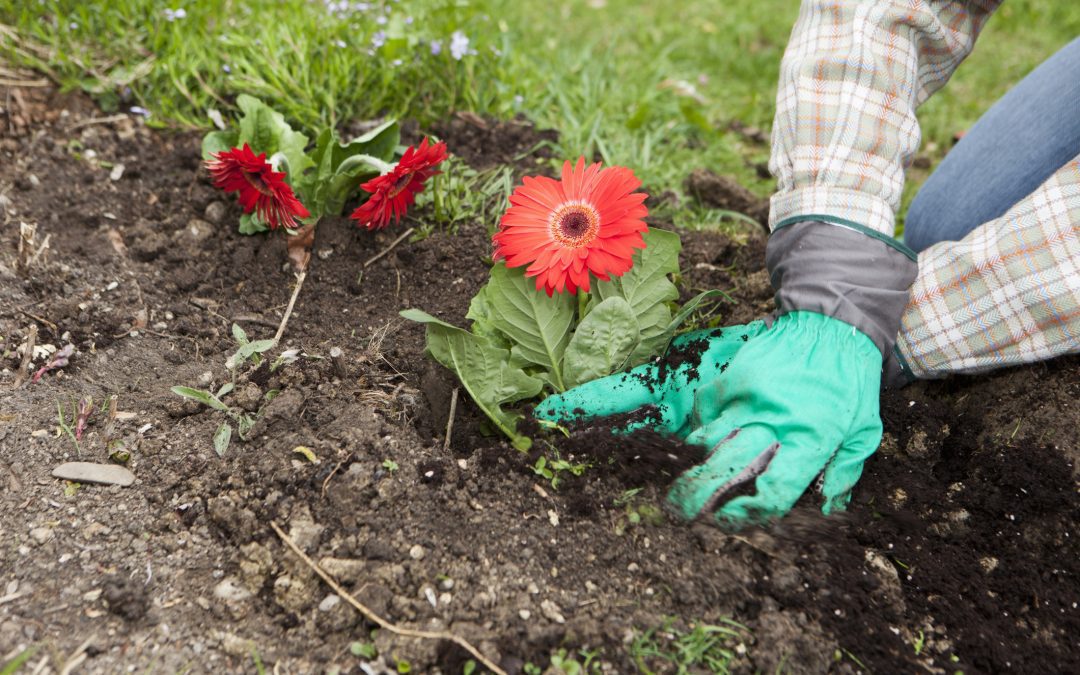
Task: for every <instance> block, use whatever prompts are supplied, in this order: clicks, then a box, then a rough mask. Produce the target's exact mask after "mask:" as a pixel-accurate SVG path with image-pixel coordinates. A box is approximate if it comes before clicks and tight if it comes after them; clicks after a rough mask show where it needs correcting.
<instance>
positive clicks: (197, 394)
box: [172, 386, 229, 412]
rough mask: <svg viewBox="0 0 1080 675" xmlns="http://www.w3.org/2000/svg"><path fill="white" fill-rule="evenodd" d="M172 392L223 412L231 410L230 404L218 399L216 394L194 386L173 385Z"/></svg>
mask: <svg viewBox="0 0 1080 675" xmlns="http://www.w3.org/2000/svg"><path fill="white" fill-rule="evenodd" d="M172 393H174V394H176V395H177V396H183V397H184V398H190V399H191V400H193V401H198V402H199V403H202V404H203V405H207V406H210V407H211V408H213V409H214V410H221V411H222V412H229V406H227V405H225V404H224V403H222V402H221V401H219V400H218V399H217V397H216V396H214V395H213V394H211V393H210V392H208V391H204V390H202V389H195V388H194V387H179V386H177V387H173V388H172Z"/></svg>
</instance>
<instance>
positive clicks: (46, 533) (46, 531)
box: [30, 527, 53, 544]
mask: <svg viewBox="0 0 1080 675" xmlns="http://www.w3.org/2000/svg"><path fill="white" fill-rule="evenodd" d="M30 537H31V538H32V539H33V540H34V541H36V542H37V543H39V544H44V543H45V542H47V541H49V540H50V539H52V538H53V531H52V528H51V527H35V528H34V529H32V530H30Z"/></svg>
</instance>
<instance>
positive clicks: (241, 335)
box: [232, 323, 250, 345]
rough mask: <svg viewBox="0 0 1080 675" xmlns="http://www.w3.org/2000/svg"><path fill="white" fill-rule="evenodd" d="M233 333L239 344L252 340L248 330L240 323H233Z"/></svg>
mask: <svg viewBox="0 0 1080 675" xmlns="http://www.w3.org/2000/svg"><path fill="white" fill-rule="evenodd" d="M232 335H233V339H234V340H236V344H238V345H246V344H247V343H248V342H250V340H248V336H247V331H245V330H244V329H243V328H242V327H241V326H240V324H238V323H234V324H233V325H232Z"/></svg>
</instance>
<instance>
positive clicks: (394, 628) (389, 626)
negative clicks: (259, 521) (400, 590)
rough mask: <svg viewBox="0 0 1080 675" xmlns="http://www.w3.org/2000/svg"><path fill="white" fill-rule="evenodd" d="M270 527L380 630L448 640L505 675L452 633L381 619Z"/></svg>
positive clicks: (470, 645)
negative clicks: (402, 624)
mask: <svg viewBox="0 0 1080 675" xmlns="http://www.w3.org/2000/svg"><path fill="white" fill-rule="evenodd" d="M270 527H272V528H273V529H274V532H276V533H277V536H278V537H279V538H280V539H281V541H283V542H285V545H286V546H288V547H289V548H290V549H291V550H292V552H293V553H295V554H296V555H297V557H299V558H300V560H302V561H304V564H305V565H307V566H308V567H310V568H311V570H312V571H313V572H315V574H317V575H319V577H320V578H321V579H322V580H323V581H325V582H326V584H327V585H328V586H329V587H330V588H332V589H333V590H334V592H335V593H337V594H338V595H339V596H341V597H342V598H344V599H345V601H346V602H348V603H349V604H350V605H352V606H353V607H355V608H356V610H357V611H358V612H360V613H361V614H363V615H364V617H365V618H366V619H367V620H368V621H371V622H372V623H375V624H378V626H379V627H380V628H383V629H385V630H388V631H390V632H391V633H394V634H395V635H401V636H403V637H411V638H421V639H425V640H449V641H450V642H453V643H454V644H456V645H458V646H459V647H461V648H462V649H464V650H465V651H467V652H469V653H470V654H472V655H473V656H474V657H476V660H477V661H479V662H480V663H481V664H483V666H484V667H485V668H487V669H488V670H490V671H491V672H493V673H496V675H507V674H506V671H505V670H503V669H502V668H500V667H499V666H498V664H496V663H495V662H494V661H492V660H491V659H489V658H487V657H486V656H484V655H483V654H482V653H480V650H479V649H477V648H476V647H474V646H472V643H470V642H469V641H468V640H466V639H465V638H463V637H459V636H457V635H454V634H453V633H449V632H446V631H426V630H413V629H412V628H404V627H402V626H398V625H397V624H393V623H390V622H389V621H387V620H386V619H384V618H382V617H381V616H379V615H378V614H376V613H375V612H373V611H372V610H370V609H369V608H368V607H367V606H365V605H364V604H362V603H361V602H360V601H359V600H357V599H356V598H354V597H353V596H352V595H350V594H349V592H348V591H346V590H345V589H344V588H342V587H341V586H340V585H339V584H338V583H337V582H336V581H334V578H333V577H332V576H330V575H329V574H327V573H326V571H325V570H323V568H321V567H319V565H318V564H317V563H316V562H315V561H314V560H312V559H311V558H310V557H308V555H307V554H306V553H304V552H303V551H302V550H300V547H299V546H297V545H296V543H295V542H293V540H292V539H290V538H289V535H287V534H285V532H283V531H282V529H281V528H280V527H279V526H278V524H277V523H276V522H274V521H270Z"/></svg>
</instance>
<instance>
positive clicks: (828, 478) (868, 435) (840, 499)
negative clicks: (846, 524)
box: [821, 411, 882, 515]
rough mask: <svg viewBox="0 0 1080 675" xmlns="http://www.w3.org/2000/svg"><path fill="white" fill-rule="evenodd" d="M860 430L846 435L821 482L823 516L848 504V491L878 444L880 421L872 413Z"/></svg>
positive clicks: (875, 413) (849, 497)
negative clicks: (823, 499)
mask: <svg viewBox="0 0 1080 675" xmlns="http://www.w3.org/2000/svg"><path fill="white" fill-rule="evenodd" d="M868 419H869V422H868V424H866V425H865V426H864V427H863V428H862V429H859V430H858V431H857V432H856V433H854V434H852V435H851V436H849V437H848V438H847V439H846V440H845V441H844V444H843V445H842V446H841V447H840V449H839V450H838V451H837V453H836V456H834V457H833V458H832V461H830V462H829V464H828V466H826V467H825V474H824V476H823V478H822V481H821V494H822V496H823V497H824V498H825V501H824V503H823V504H822V505H821V511H822V513H824V514H825V515H829V514H830V513H835V512H836V511H843V510H844V509H845V508H847V504H848V502H849V501H851V490H852V488H854V487H855V484H856V483H857V482H859V478H860V477H861V476H862V471H863V464H865V463H866V460H867V459H869V457H870V455H872V454H874V452H876V451H877V449H878V446H879V445H881V434H882V429H881V418H880V417H879V416H878V415H877V412H876V411H874V414H873V415H872V416H871V417H869V418H868Z"/></svg>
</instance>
